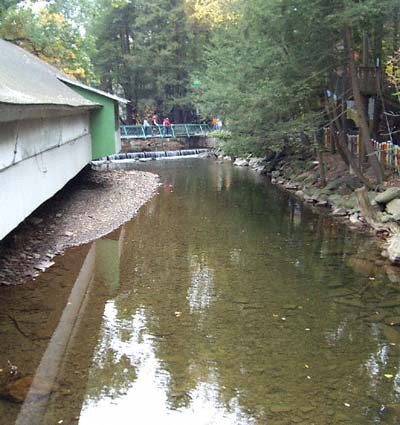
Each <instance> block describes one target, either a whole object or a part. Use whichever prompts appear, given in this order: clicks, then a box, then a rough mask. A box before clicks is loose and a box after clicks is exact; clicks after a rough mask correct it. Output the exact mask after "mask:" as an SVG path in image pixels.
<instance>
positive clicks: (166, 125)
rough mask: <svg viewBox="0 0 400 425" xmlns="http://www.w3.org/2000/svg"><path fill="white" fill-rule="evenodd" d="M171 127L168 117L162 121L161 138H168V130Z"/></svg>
mask: <svg viewBox="0 0 400 425" xmlns="http://www.w3.org/2000/svg"><path fill="white" fill-rule="evenodd" d="M170 127H171V121H170V120H169V118H168V117H165V118H164V121H163V136H164V137H165V136H169V128H170Z"/></svg>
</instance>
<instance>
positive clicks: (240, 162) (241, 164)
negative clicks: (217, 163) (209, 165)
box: [233, 158, 249, 167]
mask: <svg viewBox="0 0 400 425" xmlns="http://www.w3.org/2000/svg"><path fill="white" fill-rule="evenodd" d="M233 165H236V166H237V167H248V166H249V161H247V159H242V158H236V159H235V162H234V163H233Z"/></svg>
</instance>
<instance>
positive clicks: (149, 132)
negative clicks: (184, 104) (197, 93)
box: [120, 124, 211, 140]
mask: <svg viewBox="0 0 400 425" xmlns="http://www.w3.org/2000/svg"><path fill="white" fill-rule="evenodd" d="M210 131H211V128H210V126H209V125H207V124H171V125H170V126H163V125H153V126H144V125H123V126H121V127H120V133H121V139H122V140H128V139H178V138H190V137H206V136H207V135H208V134H209V132H210Z"/></svg>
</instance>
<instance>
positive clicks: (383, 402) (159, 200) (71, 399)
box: [0, 160, 400, 425]
mask: <svg viewBox="0 0 400 425" xmlns="http://www.w3.org/2000/svg"><path fill="white" fill-rule="evenodd" d="M140 167H141V168H143V169H147V170H153V171H155V172H158V173H159V174H160V175H161V178H162V180H163V186H162V187H161V188H160V193H159V194H158V195H157V196H156V197H155V198H154V199H153V200H152V201H150V202H149V203H148V204H146V205H145V207H143V208H142V209H141V211H140V212H139V214H138V216H137V217H136V218H135V219H134V220H132V221H131V222H130V223H127V224H126V225H125V226H123V227H122V228H121V229H119V230H118V231H116V232H114V233H112V234H110V235H109V236H108V237H106V238H103V239H100V240H98V241H96V242H94V243H93V244H91V245H87V246H84V247H81V248H77V249H72V250H70V251H69V252H68V253H67V254H66V255H65V256H64V257H61V258H59V259H58V261H57V264H56V266H55V267H53V268H52V269H50V270H49V271H48V272H46V273H45V274H43V276H41V278H40V279H38V280H37V281H36V282H32V283H30V284H29V285H27V286H26V287H21V288H10V289H6V290H4V291H2V292H1V293H0V338H1V342H2V344H1V346H0V369H2V372H0V394H1V399H0V418H2V419H0V422H1V421H2V420H4V421H5V422H4V423H7V424H12V423H17V424H21V425H25V424H54V423H61V422H59V421H63V423H80V424H109V423H112V422H115V423H118V424H128V423H132V422H135V421H136V422H138V423H153V422H154V423H160V424H174V425H175V424H187V423H190V424H274V425H278V424H297V423H298V424H308V425H309V424H311V423H315V424H318V425H324V424H337V423H349V424H353V425H354V424H360V425H361V424H363V425H364V424H379V423H382V424H384V423H387V424H394V423H397V422H398V418H397V417H396V415H398V414H399V413H398V411H399V410H400V409H399V408H398V407H397V406H398V404H397V403H399V391H400V388H399V384H400V375H399V372H398V365H399V359H400V333H399V331H398V328H397V324H400V294H399V292H398V288H397V287H396V286H395V285H393V284H392V283H391V282H390V281H388V280H387V278H386V274H385V273H384V270H383V268H384V265H382V264H381V263H380V262H379V261H377V260H376V258H377V256H378V253H377V252H376V248H375V245H374V241H372V240H370V239H368V238H366V237H365V236H363V235H359V234H355V233H351V232H349V230H348V229H346V228H345V227H344V226H341V225H339V224H337V223H334V222H332V221H331V220H330V219H329V217H327V216H323V215H314V214H313V213H312V211H310V210H309V209H307V208H303V206H302V205H301V204H299V203H298V202H297V201H296V200H294V199H293V198H291V197H289V196H287V195H285V194H282V193H281V192H279V190H277V189H276V188H274V187H271V186H270V185H269V184H268V182H267V181H266V180H265V179H264V178H262V177H260V176H257V175H255V174H253V173H252V172H251V171H250V170H243V169H237V168H233V167H232V166H231V165H230V164H224V163H219V162H209V161H205V160H187V161H186V160H185V161H183V162H182V161H171V162H168V161H165V162H158V161H157V162H153V163H151V164H143V165H141V166H140ZM8 360H9V361H10V362H11V363H12V364H13V365H16V366H17V367H18V371H19V372H18V377H10V376H9V374H8V370H7V361H8ZM17 401H18V402H19V403H17ZM1 423H3V422H1Z"/></svg>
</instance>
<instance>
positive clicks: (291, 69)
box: [196, 0, 395, 153]
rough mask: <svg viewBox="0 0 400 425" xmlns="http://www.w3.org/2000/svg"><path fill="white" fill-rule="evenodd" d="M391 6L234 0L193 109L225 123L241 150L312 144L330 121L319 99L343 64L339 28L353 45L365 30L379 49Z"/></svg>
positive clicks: (212, 48) (217, 32)
mask: <svg viewBox="0 0 400 425" xmlns="http://www.w3.org/2000/svg"><path fill="white" fill-rule="evenodd" d="M394 4H395V3H394V2H393V1H384V2H379V3H378V2H373V1H370V0H366V1H357V2H356V1H350V0H346V1H342V0H332V1H328V0H307V1H306V0H303V1H299V0H254V1H252V2H239V6H237V7H238V10H239V11H240V13H239V16H240V18H239V19H238V20H237V21H235V22H234V23H233V24H232V25H225V26H223V27H221V26H220V27H218V28H216V29H214V31H213V34H212V42H211V44H210V46H209V48H208V50H207V56H206V62H207V69H206V71H205V73H204V74H203V75H202V77H201V80H202V88H201V92H200V95H199V96H198V102H197V105H198V108H199V109H200V111H201V113H202V114H203V115H204V116H215V115H220V116H221V117H222V118H223V120H224V121H228V122H229V128H230V130H231V131H232V135H233V138H232V140H242V141H244V142H245V143H241V146H242V147H243V149H244V152H255V151H260V150H263V149H264V151H266V150H268V149H274V150H279V149H281V148H282V146H284V145H287V144H291V145H292V144H295V145H301V144H303V143H304V140H313V139H314V135H315V133H316V131H317V129H318V128H319V127H320V126H321V125H323V124H324V123H326V122H327V121H328V120H327V118H326V117H325V116H324V111H323V109H322V106H321V102H320V101H318V99H321V98H322V97H323V93H324V90H325V87H326V83H327V81H328V78H329V76H330V75H332V74H334V73H336V71H337V70H340V69H341V68H342V67H343V66H344V65H345V56H344V52H343V49H342V46H343V27H344V25H351V26H352V27H353V28H354V30H355V35H356V40H358V42H359V41H360V40H361V36H360V34H361V33H362V31H363V30H365V29H366V28H369V30H370V33H371V37H374V39H376V40H377V41H376V45H377V44H378V41H379V39H381V38H382V34H381V33H379V31H378V30H379V29H380V28H386V26H385V25H383V24H384V23H386V22H388V19H389V13H390V10H391V8H393V7H394ZM382 22H383V23H382ZM357 36H358V37H357ZM196 77H198V75H196ZM244 152H242V153H244Z"/></svg>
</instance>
